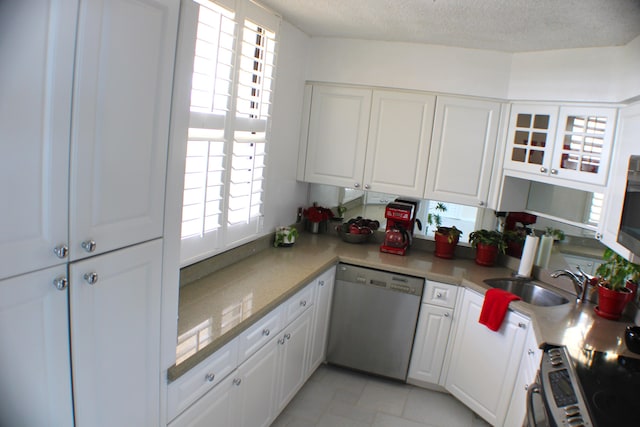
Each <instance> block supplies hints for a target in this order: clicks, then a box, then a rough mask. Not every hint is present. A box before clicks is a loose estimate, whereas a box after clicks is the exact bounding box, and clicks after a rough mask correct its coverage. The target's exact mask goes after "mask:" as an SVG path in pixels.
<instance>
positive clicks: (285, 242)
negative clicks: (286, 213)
mask: <svg viewBox="0 0 640 427" xmlns="http://www.w3.org/2000/svg"><path fill="white" fill-rule="evenodd" d="M297 237H298V229H297V228H295V227H276V234H275V238H274V240H273V246H275V247H276V248H277V247H289V246H293V244H294V243H295V242H296V238H297Z"/></svg>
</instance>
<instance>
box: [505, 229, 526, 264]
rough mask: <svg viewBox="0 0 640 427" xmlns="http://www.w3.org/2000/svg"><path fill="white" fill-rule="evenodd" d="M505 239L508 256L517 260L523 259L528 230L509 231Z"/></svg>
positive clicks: (506, 232)
mask: <svg viewBox="0 0 640 427" xmlns="http://www.w3.org/2000/svg"><path fill="white" fill-rule="evenodd" d="M503 237H504V241H505V243H506V245H507V247H506V253H507V255H509V256H512V257H516V258H522V249H523V248H524V240H525V238H526V237H527V230H526V229H524V228H518V229H516V230H507V231H505V232H504V236H503Z"/></svg>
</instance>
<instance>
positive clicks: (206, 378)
mask: <svg viewBox="0 0 640 427" xmlns="http://www.w3.org/2000/svg"><path fill="white" fill-rule="evenodd" d="M215 378H216V374H214V373H213V372H209V373H208V374H207V375H205V376H204V379H205V380H207V381H209V382H212V381H213V380H214V379H215Z"/></svg>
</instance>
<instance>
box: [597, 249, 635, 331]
mask: <svg viewBox="0 0 640 427" xmlns="http://www.w3.org/2000/svg"><path fill="white" fill-rule="evenodd" d="M602 259H603V263H602V264H600V266H599V267H598V269H597V270H596V276H597V289H598V306H597V307H596V308H595V312H596V314H598V315H600V316H602V317H604V318H606V319H611V320H617V319H619V318H620V316H621V315H622V311H623V310H624V307H625V306H626V305H627V302H629V301H630V300H632V299H633V297H634V296H635V294H636V292H637V288H638V280H640V266H639V265H638V264H634V263H632V262H629V261H627V260H626V259H625V258H623V257H622V256H620V255H619V254H617V253H616V252H614V251H613V250H611V249H610V248H607V249H606V250H605V251H604V255H603V256H602Z"/></svg>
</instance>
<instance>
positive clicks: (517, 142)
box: [504, 104, 617, 188]
mask: <svg viewBox="0 0 640 427" xmlns="http://www.w3.org/2000/svg"><path fill="white" fill-rule="evenodd" d="M616 114H617V110H616V108H610V107H589V106H560V107H557V106H551V105H526V104H514V105H513V107H512V110H511V119H510V124H509V133H508V139H507V146H506V152H505V159H504V168H505V170H507V171H515V172H516V174H513V173H510V172H507V174H509V175H514V176H518V177H526V176H523V175H519V174H517V172H525V173H529V174H532V175H531V176H530V177H529V178H530V179H534V180H539V181H542V182H547V183H559V182H561V181H559V180H562V181H564V183H565V185H569V184H567V183H566V180H570V181H575V182H578V183H580V184H586V185H591V186H604V185H606V183H607V176H608V173H609V160H610V156H611V152H612V148H613V134H614V129H615V121H616ZM570 185H571V186H573V185H574V184H570ZM590 188H593V187H590Z"/></svg>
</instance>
